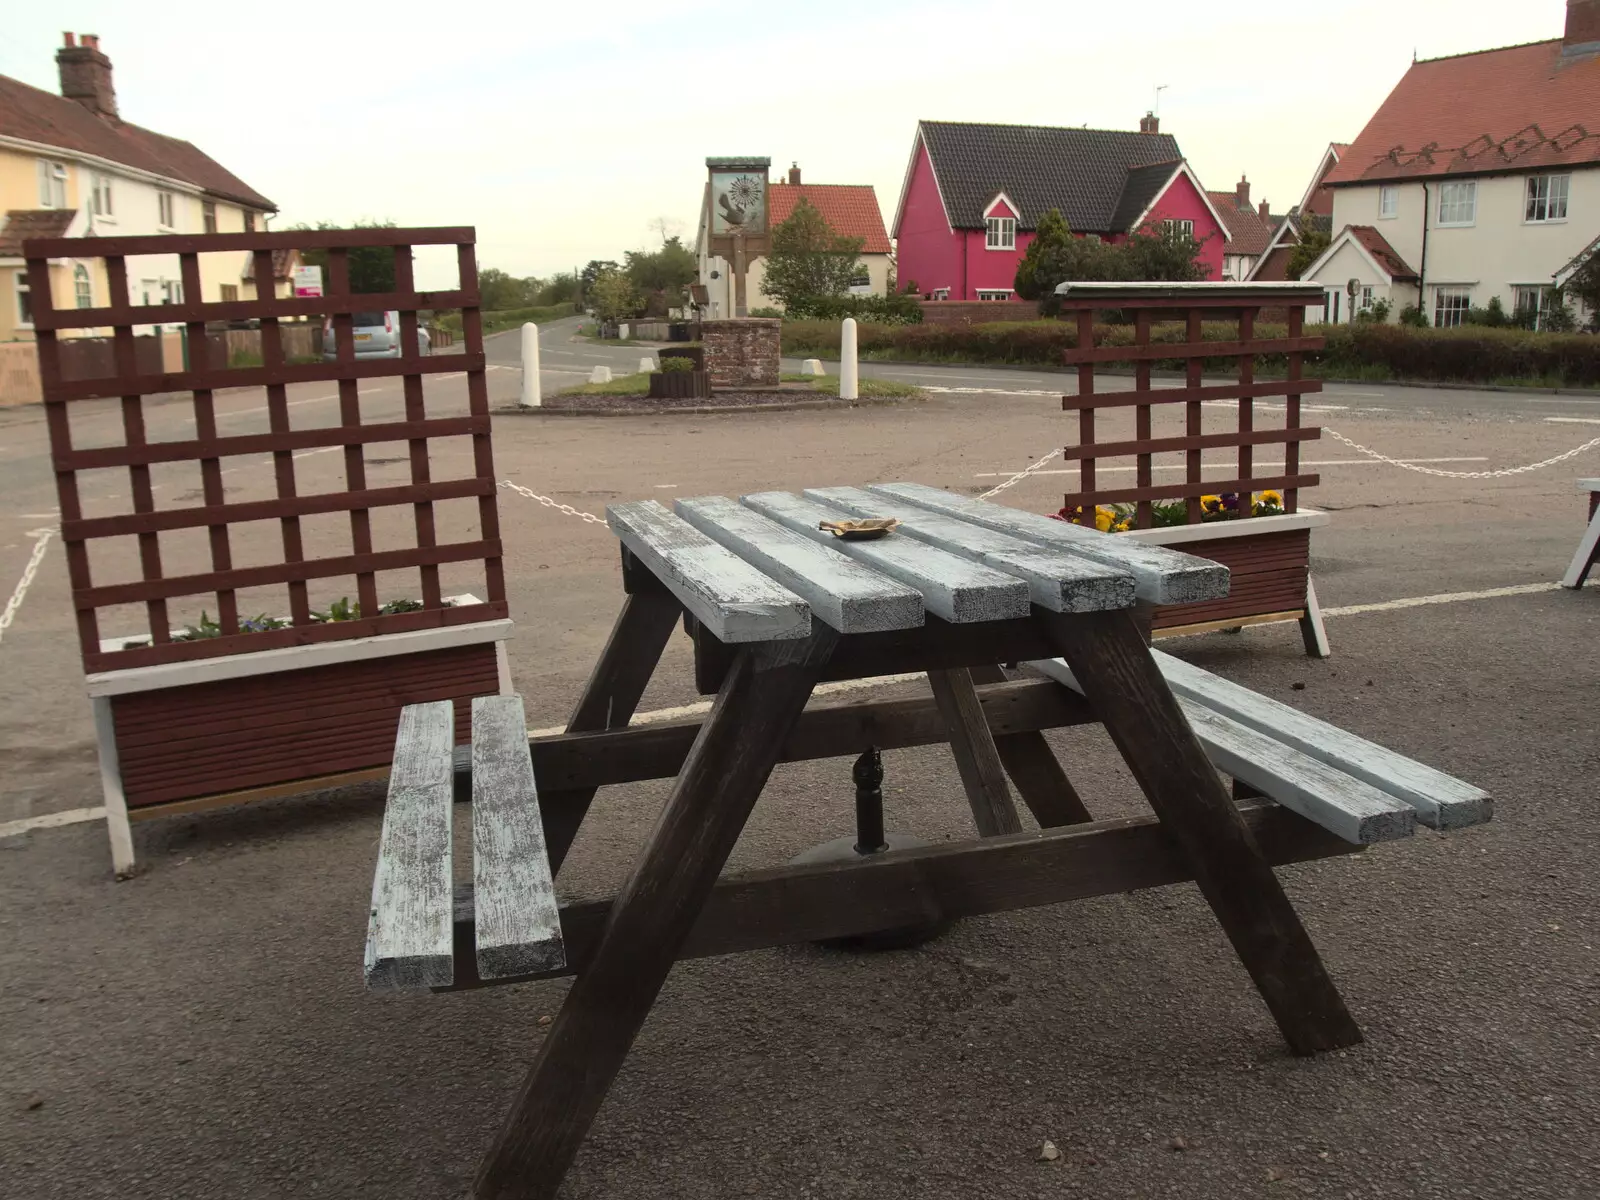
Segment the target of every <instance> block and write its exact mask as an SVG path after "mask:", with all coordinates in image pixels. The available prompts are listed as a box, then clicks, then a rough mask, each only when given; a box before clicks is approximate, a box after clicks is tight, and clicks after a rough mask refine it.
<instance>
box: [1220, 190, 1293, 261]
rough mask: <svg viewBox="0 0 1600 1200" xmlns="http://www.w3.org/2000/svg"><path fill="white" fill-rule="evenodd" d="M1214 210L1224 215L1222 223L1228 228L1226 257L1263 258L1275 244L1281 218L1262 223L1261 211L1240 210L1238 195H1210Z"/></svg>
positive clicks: (1228, 193) (1246, 207)
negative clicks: (1253, 256)
mask: <svg viewBox="0 0 1600 1200" xmlns="http://www.w3.org/2000/svg"><path fill="white" fill-rule="evenodd" d="M1206 195H1207V196H1209V197H1210V198H1211V204H1212V207H1214V208H1215V209H1216V210H1217V212H1219V213H1221V214H1222V223H1223V224H1224V225H1226V226H1227V227H1228V248H1227V250H1226V251H1225V253H1227V254H1260V253H1261V252H1262V251H1264V250H1265V249H1266V248H1267V246H1268V245H1269V244H1270V243H1271V241H1272V233H1273V231H1274V230H1275V229H1277V227H1278V222H1279V221H1280V220H1282V219H1283V218H1281V217H1273V218H1271V219H1269V220H1266V221H1263V220H1262V219H1261V212H1260V210H1259V209H1256V208H1252V207H1250V206H1249V205H1246V206H1245V207H1243V208H1240V207H1239V197H1238V194H1237V193H1235V192H1207V193H1206Z"/></svg>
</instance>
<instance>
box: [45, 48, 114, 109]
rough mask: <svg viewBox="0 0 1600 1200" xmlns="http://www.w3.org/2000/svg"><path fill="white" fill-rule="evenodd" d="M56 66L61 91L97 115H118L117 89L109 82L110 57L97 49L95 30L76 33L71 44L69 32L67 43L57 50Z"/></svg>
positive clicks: (69, 98) (63, 94) (67, 97)
mask: <svg viewBox="0 0 1600 1200" xmlns="http://www.w3.org/2000/svg"><path fill="white" fill-rule="evenodd" d="M56 68H57V70H59V72H60V74H61V94H62V96H64V97H65V98H66V99H68V100H76V101H77V102H78V103H79V104H81V105H83V106H84V107H85V108H87V109H88V110H89V111H90V112H92V113H94V114H95V116H97V117H107V118H110V119H112V120H115V119H116V116H117V93H116V89H115V88H114V87H113V86H112V82H111V60H110V59H109V58H107V57H106V56H105V54H103V53H102V52H101V50H100V39H99V37H97V36H96V35H95V34H92V33H84V34H80V35H79V36H78V44H77V45H73V44H72V39H71V35H70V34H69V35H68V37H67V44H66V45H65V46H63V47H62V48H61V49H59V50H57V51H56Z"/></svg>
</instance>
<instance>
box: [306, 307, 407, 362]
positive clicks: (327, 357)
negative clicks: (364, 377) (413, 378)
mask: <svg viewBox="0 0 1600 1200" xmlns="http://www.w3.org/2000/svg"><path fill="white" fill-rule="evenodd" d="M350 325H351V327H352V329H353V331H354V333H355V342H356V357H357V358H358V359H361V358H399V357H400V314H399V313H398V312H394V311H390V312H358V313H351V314H350ZM417 350H418V352H419V353H421V354H428V353H430V352H431V350H432V340H431V339H430V338H429V337H428V331H427V329H426V328H424V327H423V326H422V325H420V324H419V325H418V326H417ZM338 357H339V344H338V339H337V338H336V337H335V336H334V332H333V318H332V317H329V318H328V319H327V320H325V321H324V322H323V324H322V361H323V362H333V361H334V360H335V359H337V358H338Z"/></svg>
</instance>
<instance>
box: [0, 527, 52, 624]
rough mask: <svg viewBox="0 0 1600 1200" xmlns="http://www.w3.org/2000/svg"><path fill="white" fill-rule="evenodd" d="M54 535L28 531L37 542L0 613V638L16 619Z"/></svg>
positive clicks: (39, 530)
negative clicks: (3, 609) (14, 588)
mask: <svg viewBox="0 0 1600 1200" xmlns="http://www.w3.org/2000/svg"><path fill="white" fill-rule="evenodd" d="M55 534H56V531H55V530H54V529H30V530H29V531H28V536H29V537H31V538H38V539H39V540H38V541H36V542H35V543H34V544H33V553H32V554H30V555H29V556H28V565H27V566H26V567H24V568H22V578H21V579H19V580H17V586H16V590H14V591H13V592H12V593H11V599H9V600H7V601H6V607H5V611H4V612H0V638H3V637H5V635H6V630H8V629H10V628H11V622H13V621H15V620H16V619H17V610H18V609H19V608H21V607H22V598H23V597H24V596H26V595H27V594H28V589H29V588H30V587H32V586H33V577H34V576H35V575H37V574H38V573H39V564H40V563H42V562H43V561H44V552H45V551H46V550H48V549H49V548H50V539H51V538H53V537H54V536H55Z"/></svg>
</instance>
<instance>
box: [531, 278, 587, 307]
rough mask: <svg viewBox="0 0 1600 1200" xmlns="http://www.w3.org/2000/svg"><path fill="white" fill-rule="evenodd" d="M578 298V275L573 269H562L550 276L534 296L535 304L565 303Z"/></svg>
mask: <svg viewBox="0 0 1600 1200" xmlns="http://www.w3.org/2000/svg"><path fill="white" fill-rule="evenodd" d="M577 298H578V276H577V274H576V272H573V271H562V272H560V273H558V274H555V275H552V276H550V279H549V282H547V283H546V284H545V285H544V286H543V287H542V288H540V289H539V294H538V295H537V296H536V297H534V302H535V303H537V304H566V303H568V302H571V301H575V300H577Z"/></svg>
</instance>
